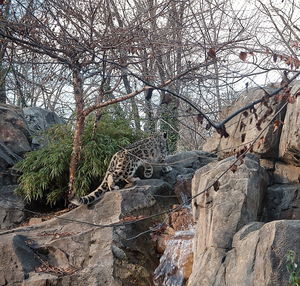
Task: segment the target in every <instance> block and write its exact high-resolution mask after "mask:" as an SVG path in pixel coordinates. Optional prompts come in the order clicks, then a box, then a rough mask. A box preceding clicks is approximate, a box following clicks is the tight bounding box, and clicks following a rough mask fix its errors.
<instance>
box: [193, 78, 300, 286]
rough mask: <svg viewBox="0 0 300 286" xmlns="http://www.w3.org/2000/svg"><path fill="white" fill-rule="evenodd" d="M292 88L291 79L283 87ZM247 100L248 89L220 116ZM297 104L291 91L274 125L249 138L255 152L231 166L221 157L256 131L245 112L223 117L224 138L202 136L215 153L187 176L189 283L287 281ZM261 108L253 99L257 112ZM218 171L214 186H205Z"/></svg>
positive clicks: (297, 241)
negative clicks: (192, 230)
mask: <svg viewBox="0 0 300 286" xmlns="http://www.w3.org/2000/svg"><path fill="white" fill-rule="evenodd" d="M299 88H300V85H299V83H298V84H296V85H294V86H293V88H292V90H291V94H292V95H295V94H297V93H298V92H299ZM258 93H259V92H258ZM262 95H263V94H262V92H260V96H262ZM254 99H257V97H256V93H255V94H254V98H252V97H251V100H250V99H249V98H245V97H242V98H241V99H239V100H238V102H237V103H236V105H235V107H233V108H231V109H230V110H227V113H226V112H225V115H224V116H225V117H226V116H227V115H229V114H230V113H232V112H233V111H234V110H236V109H238V108H239V107H242V106H243V105H245V101H246V102H251V101H253V100H254ZM299 104H300V97H299V96H298V97H297V98H296V102H295V103H294V104H288V105H287V108H286V111H282V113H281V114H280V117H278V118H277V120H278V121H279V120H280V121H282V122H283V123H284V124H283V126H282V130H280V128H274V125H273V123H272V124H270V125H269V126H268V127H267V128H266V131H265V133H264V134H263V135H262V136H263V137H264V140H261V142H260V144H256V145H254V148H253V151H254V153H256V155H247V156H246V158H245V162H244V163H243V164H242V165H241V166H239V167H238V168H237V170H236V171H235V172H232V171H231V170H230V166H231V163H232V162H233V161H234V160H235V157H229V158H226V157H228V156H230V155H231V154H232V153H234V152H235V151H236V150H238V148H240V147H239V146H240V145H242V144H243V143H247V142H248V140H249V141H251V140H253V139H254V138H256V137H257V136H258V135H259V133H260V130H258V128H256V127H255V125H256V123H257V120H255V119H254V116H253V114H252V121H251V115H250V114H248V115H247V116H246V117H245V115H241V116H240V117H239V118H237V119H236V122H233V123H231V125H230V124H229V125H228V126H227V131H228V133H229V135H230V137H229V138H226V139H224V138H220V137H217V136H218V135H214V136H213V138H212V139H210V140H209V141H208V142H207V143H206V145H205V149H206V150H210V151H215V152H218V154H219V158H220V159H223V160H221V161H220V162H217V163H211V164H208V165H207V166H205V167H202V168H201V169H199V170H198V171H197V172H196V173H195V175H194V178H193V181H192V194H193V195H194V196H196V198H195V201H194V203H193V214H194V219H195V222H196V238H195V240H194V265H193V271H192V274H191V276H190V278H189V281H188V285H189V286H200V285H201V286H205V285H207V286H212V285H214V286H223V285H224V286H225V285H228V286H248V285H251V286H252V285H253V286H266V285H267V286H271V285H272V286H277V285H278V286H281V285H288V281H289V276H290V274H289V273H288V271H287V260H286V256H287V254H288V252H289V251H290V250H292V251H294V252H295V253H296V261H295V262H296V263H297V264H298V265H299V262H300V220H299V219H300V197H299V194H300V184H299V183H300V165H299V154H300V145H299V142H300V141H299V138H300V136H299V126H300V116H299V114H300V111H299V110H300V109H299ZM277 108H278V107H277ZM266 109H267V107H265V106H263V105H261V106H259V107H258V108H257V112H259V113H264V112H265V111H266ZM274 110H276V107H274ZM249 115H250V117H249ZM271 117H272V115H271V116H270V118H271ZM234 121H235V120H234ZM241 121H243V122H244V123H246V126H244V125H243V124H242V127H241ZM246 121H247V122H246ZM250 121H251V122H250ZM261 127H262V128H263V127H264V126H263V125H261ZM244 134H245V135H244ZM224 158H225V159H224ZM226 170H229V171H228V172H226ZM222 174H225V175H222ZM220 175H222V177H221V178H220V179H219V180H218V182H219V183H218V184H217V188H210V189H209V190H206V188H207V186H208V185H209V184H211V183H213V182H214V181H216V180H217V178H218V177H219V176H220Z"/></svg>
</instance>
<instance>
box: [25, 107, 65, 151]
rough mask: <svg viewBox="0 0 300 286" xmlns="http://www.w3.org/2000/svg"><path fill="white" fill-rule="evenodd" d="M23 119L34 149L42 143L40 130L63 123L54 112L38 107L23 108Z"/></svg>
mask: <svg viewBox="0 0 300 286" xmlns="http://www.w3.org/2000/svg"><path fill="white" fill-rule="evenodd" d="M23 112H24V115H25V119H26V122H27V125H28V127H29V130H30V133H31V135H32V137H33V138H32V146H33V148H34V149H36V148H38V147H41V146H43V145H44V142H43V141H44V140H43V137H42V136H41V132H42V131H45V130H47V129H48V128H49V127H51V126H53V125H56V124H64V123H65V122H64V120H63V119H61V118H60V117H59V116H58V115H57V114H56V113H55V112H52V111H50V110H46V109H43V108H40V107H26V108H23Z"/></svg>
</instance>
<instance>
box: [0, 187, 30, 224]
mask: <svg viewBox="0 0 300 286" xmlns="http://www.w3.org/2000/svg"><path fill="white" fill-rule="evenodd" d="M16 187H17V186H14V185H6V186H0V229H7V228H12V227H16V226H17V225H19V224H20V223H21V222H22V221H23V220H24V218H25V213H24V211H23V210H22V209H23V208H24V202H23V201H22V199H21V198H19V197H17V196H16V194H15V193H14V190H15V188H16Z"/></svg>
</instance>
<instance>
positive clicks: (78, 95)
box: [68, 67, 85, 199]
mask: <svg viewBox="0 0 300 286" xmlns="http://www.w3.org/2000/svg"><path fill="white" fill-rule="evenodd" d="M72 76H73V79H72V84H73V89H74V97H75V104H76V109H75V110H76V124H75V131H74V137H73V150H72V154H71V159H70V167H69V170H70V175H69V192H68V198H69V199H70V198H72V197H73V196H74V195H75V189H74V182H75V176H76V169H77V165H78V162H79V160H80V154H81V148H82V142H81V137H82V133H83V129H84V121H85V116H84V113H83V110H84V99H83V80H82V75H81V72H80V69H79V68H78V67H75V68H74V69H73V74H72Z"/></svg>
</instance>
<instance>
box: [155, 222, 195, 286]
mask: <svg viewBox="0 0 300 286" xmlns="http://www.w3.org/2000/svg"><path fill="white" fill-rule="evenodd" d="M193 237H194V229H193V226H190V228H189V229H188V230H181V231H176V232H175V235H174V236H173V237H172V238H171V239H170V240H168V242H167V244H166V249H165V251H164V253H163V255H162V257H161V258H160V263H159V265H158V267H157V268H156V269H155V272H154V279H153V280H154V285H155V286H184V285H185V284H186V282H187V280H188V277H189V275H190V273H191V270H192V265H193V251H192V242H193Z"/></svg>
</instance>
